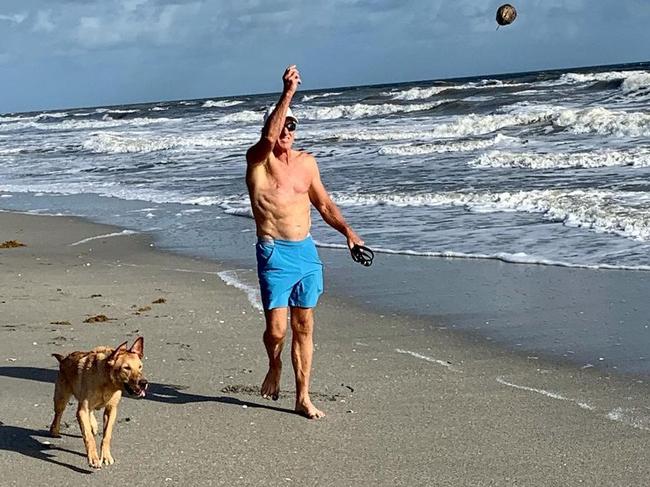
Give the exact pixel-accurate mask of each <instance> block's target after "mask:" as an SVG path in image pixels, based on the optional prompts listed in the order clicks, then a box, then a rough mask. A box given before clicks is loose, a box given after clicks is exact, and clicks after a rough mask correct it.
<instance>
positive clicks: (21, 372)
mask: <svg viewBox="0 0 650 487" xmlns="http://www.w3.org/2000/svg"><path fill="white" fill-rule="evenodd" d="M57 373H58V371H57V370H56V369H43V368H38V367H0V377H11V378H13V379H24V380H32V381H37V382H48V383H51V384H54V382H55V381H56V376H57ZM186 389H187V388H186V387H184V386H179V385H171V384H157V383H152V382H150V383H149V388H148V390H147V396H146V398H145V399H142V400H144V401H155V402H162V403H166V404H190V403H195V402H218V403H222V404H230V405H233V406H239V407H242V406H246V407H250V408H263V409H270V410H273V411H279V412H283V413H290V414H297V413H296V412H295V411H293V410H291V409H286V408H280V407H276V406H272V405H266V404H258V403H254V402H249V401H243V400H241V399H237V398H235V397H230V396H203V395H199V394H191V393H188V392H185V390H186ZM52 390H53V391H54V388H53V389H52ZM124 397H129V396H127V395H125V396H124ZM64 436H75V435H65V434H64ZM37 437H45V438H49V432H48V431H45V430H31V429H27V428H21V427H18V426H10V425H7V424H4V423H2V421H0V450H7V451H14V452H17V453H20V454H22V455H26V456H29V457H32V458H36V459H39V460H43V461H45V462H49V463H53V464H55V465H60V466H62V467H66V468H69V469H71V470H73V471H75V472H78V473H85V474H88V473H92V471H91V470H87V469H83V468H79V467H75V466H73V465H68V464H66V463H62V462H60V461H57V460H56V459H55V456H54V455H53V454H52V452H56V451H57V450H58V451H63V452H68V453H71V454H74V455H80V456H82V457H84V458H85V456H86V455H85V454H83V453H80V452H76V451H72V450H66V449H64V448H60V447H58V446H56V445H53V444H46V443H43V442H41V441H39V440H38V439H37Z"/></svg>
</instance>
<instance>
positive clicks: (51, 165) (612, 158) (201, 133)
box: [0, 63, 650, 374]
mask: <svg viewBox="0 0 650 487" xmlns="http://www.w3.org/2000/svg"><path fill="white" fill-rule="evenodd" d="M277 97H278V94H277V93H275V94H263V95H241V96H233V97H228V98H211V99H202V100H181V101H172V102H170V101H167V102H157V103H147V104H137V105H128V106H111V107H93V108H75V109H61V110H56V111H45V112H37V113H8V114H3V115H0V161H1V164H0V208H2V209H5V210H11V211H25V212H31V213H42V214H65V215H77V216H82V217H86V218H89V219H91V220H94V221H98V222H102V223H111V224H114V225H118V226H121V227H123V228H127V229H130V230H132V231H138V232H149V233H151V234H153V235H154V237H155V238H156V243H157V245H158V246H160V247H162V248H165V249H169V250H173V251H179V252H183V253H188V254H191V255H196V256H200V257H206V258H209V259H213V260H215V261H219V262H222V263H225V265H226V267H228V266H230V269H229V270H228V271H224V272H223V273H222V274H221V278H222V279H224V280H225V281H226V282H228V283H229V284H232V285H236V286H238V287H240V288H242V289H243V290H244V291H246V292H247V293H248V295H249V297H250V299H251V303H252V305H254V306H257V307H258V306H259V300H258V298H257V296H256V294H255V284H256V281H255V273H254V271H253V270H252V269H253V267H254V250H253V244H254V241H255V235H254V224H253V220H252V214H251V210H250V205H249V203H248V196H247V192H246V187H245V183H244V172H245V159H244V154H245V151H246V149H247V148H248V147H249V146H250V145H252V144H253V143H254V142H255V141H256V140H258V137H259V133H260V129H261V124H262V116H263V113H264V111H265V110H266V108H267V107H268V106H269V105H270V104H272V103H274V102H275V101H276V100H277ZM292 109H293V110H294V112H295V114H296V115H297V117H298V118H299V126H298V131H297V132H296V143H295V146H296V147H297V148H300V149H303V150H307V151H309V152H311V153H312V154H314V155H315V156H316V159H317V160H318V162H319V167H320V171H321V177H322V180H323V182H324V183H325V185H326V187H327V188H328V190H329V191H330V193H331V195H332V197H333V199H334V201H335V202H336V203H337V204H338V205H339V207H340V208H341V210H342V211H343V213H344V215H345V217H346V219H347V220H348V221H349V222H350V223H351V224H352V226H353V227H354V228H355V230H356V231H357V232H358V233H359V234H360V235H361V236H362V237H363V238H364V240H365V241H366V243H367V245H369V246H370V247H372V248H373V249H374V250H375V252H376V253H377V256H376V263H380V262H381V261H382V259H383V261H384V263H387V265H390V266H393V267H392V268H391V269H390V270H389V271H388V275H392V276H395V279H390V280H389V281H391V282H386V280H381V282H377V280H376V279H366V278H364V277H363V276H364V275H363V272H366V271H365V270H364V269H363V268H361V267H360V266H358V265H357V264H354V263H352V261H351V260H349V259H348V258H347V250H346V249H345V241H344V239H343V238H342V237H341V236H340V235H339V234H337V233H336V232H335V231H333V230H332V229H330V228H328V227H327V226H326V225H325V224H324V223H323V222H322V220H321V219H320V218H319V216H318V215H317V214H314V215H313V229H312V235H313V236H314V238H315V240H316V241H317V242H318V244H319V246H320V247H321V251H322V252H323V253H325V254H326V255H327V256H330V255H331V256H332V257H331V258H332V259H333V262H334V261H335V263H334V264H333V265H332V267H331V269H332V271H330V272H329V273H328V277H327V279H328V282H330V283H331V285H332V287H331V289H332V290H333V292H334V293H338V294H339V295H341V296H343V297H345V298H348V299H352V300H356V301H358V302H360V303H362V304H365V305H371V306H373V307H377V308H378V309H381V310H385V311H386V312H409V313H414V314H418V315H425V316H432V317H435V318H436V319H437V320H438V321H440V319H441V315H440V310H431V309H430V307H428V306H427V305H426V303H427V300H428V299H429V296H430V292H431V286H433V285H434V281H435V276H430V275H426V272H423V273H422V274H421V275H418V274H417V272H418V270H420V271H421V270H423V269H425V268H426V266H427V263H430V262H431V261H432V259H435V260H440V259H461V260H466V261H468V262H470V261H471V262H478V261H481V262H488V261H493V262H494V261H496V262H499V263H501V264H504V265H505V266H511V267H513V268H514V267H517V266H515V265H514V264H520V265H522V264H523V266H524V267H525V266H526V265H528V266H533V265H534V266H543V267H548V268H558V267H573V268H587V269H603V270H605V269H606V270H621V271H629V272H642V273H643V275H645V271H649V270H650V253H649V252H648V250H649V248H650V247H649V245H650V179H649V177H648V176H650V144H649V143H648V136H650V63H637V64H628V65H618V66H603V67H594V68H580V69H567V70H554V71H543V72H532V73H519V74H507V75H494V76H483V77H473V78H463V79H450V80H442V81H418V82H410V83H399V84H389V85H375V86H355V87H347V88H339V89H327V90H318V91H299V92H298V93H297V94H296V95H295V97H294V101H293V104H292ZM116 238H119V236H116ZM328 258H329V257H328ZM343 262H345V264H343ZM326 263H327V262H326ZM405 263H406V264H405ZM346 266H348V267H349V266H355V267H354V268H353V270H349V269H348V270H346V269H347V267H346ZM356 267H358V269H357V268H356ZM406 268H409V269H411V272H414V273H415V274H412V275H409V276H402V277H400V272H406V271H405V269H406ZM504 268H508V267H504ZM368 272H370V271H369V270H368ZM517 272H518V271H517ZM369 275H370V274H366V275H365V276H366V277H367V276H369ZM425 275H426V276H425ZM350 276H354V279H358V280H361V282H363V286H359V281H355V282H356V284H354V285H351V284H350ZM414 276H415V277H414ZM418 276H419V277H418ZM648 276H650V274H648ZM414 279H415V280H416V281H417V285H414V284H413V280H414ZM368 281H371V282H368ZM408 283H410V285H408ZM391 286H392V287H391ZM405 286H406V287H407V288H408V289H407V291H404V289H405ZM385 289H392V291H390V292H383V290H385ZM459 289H462V287H461V288H459ZM402 291H404V292H402ZM459 292H460V291H459ZM454 302H455V301H454ZM458 303H460V304H461V305H462V300H459V301H458ZM623 309H624V308H623ZM626 319H628V322H629V323H630V326H633V327H638V330H637V328H634V329H633V330H631V331H630V330H626V331H625V333H623V334H624V335H625V336H629V339H628V340H619V339H617V338H616V337H614V338H613V337H612V333H613V332H611V330H610V331H604V332H603V333H604V337H603V339H604V340H605V342H607V343H609V344H610V346H609V347H605V348H603V344H602V343H600V342H598V343H596V342H597V340H596V341H594V340H595V339H594V337H593V332H590V331H589V330H585V329H584V327H585V326H586V325H585V323H584V322H581V323H580V325H579V326H577V325H575V323H574V325H575V326H574V327H573V328H574V329H575V330H577V331H576V332H575V333H573V334H570V333H569V335H567V337H566V340H567V343H569V344H570V345H567V346H566V347H563V346H558V336H557V334H556V333H552V332H548V333H546V334H542V335H543V336H542V337H541V338H540V337H539V336H538V335H539V334H538V333H534V332H533V331H532V330H529V331H528V332H525V331H522V330H521V329H520V327H516V329H514V330H513V329H512V327H508V326H505V325H504V326H503V327H502V328H501V329H500V330H499V331H495V330H494V323H492V324H490V325H489V326H488V325H486V326H483V325H482V324H478V323H473V322H472V323H470V322H468V323H467V324H463V323H462V320H461V323H454V324H453V327H456V326H458V327H459V328H460V329H464V330H471V331H472V333H474V332H476V333H478V334H479V335H481V336H484V337H487V338H489V339H495V340H496V341H497V342H498V343H502V344H504V345H505V346H508V347H522V350H524V351H529V352H531V353H532V352H536V351H540V352H542V353H548V354H550V355H553V356H554V355H557V356H563V357H565V358H569V359H572V360H575V361H576V362H577V363H580V364H584V365H592V364H595V365H596V366H605V367H610V368H613V369H616V370H621V371H623V372H633V373H642V374H650V360H648V358H646V357H645V353H646V350H648V349H649V347H650V333H649V332H648V326H647V325H648V324H649V322H648V317H647V315H644V314H643V313H641V312H639V313H638V314H635V315H634V317H629V316H627V317H626ZM617 325H618V324H617ZM450 326H452V325H450ZM566 326H567V327H568V328H569V329H570V328H571V323H569V322H568V323H567V325H566ZM578 329H579V330H578ZM581 333H583V334H585V336H586V337H588V338H589V339H587V340H585V339H583V338H584V336H582V335H581ZM494 337H496V338H494ZM610 342H613V344H612V343H610ZM567 350H568V351H569V352H571V353H570V354H568V353H567ZM631 356H634V357H635V358H634V361H633V363H631V362H630V357H631ZM599 362H600V363H599Z"/></svg>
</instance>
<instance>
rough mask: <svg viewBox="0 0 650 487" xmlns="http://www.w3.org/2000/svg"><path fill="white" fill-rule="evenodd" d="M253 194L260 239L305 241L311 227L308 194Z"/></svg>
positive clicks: (252, 203) (254, 212)
mask: <svg viewBox="0 0 650 487" xmlns="http://www.w3.org/2000/svg"><path fill="white" fill-rule="evenodd" d="M273 193H274V192H273V191H271V192H270V193H266V192H264V193H256V192H252V193H251V206H252V208H253V216H254V218H255V225H256V227H257V236H258V237H272V238H277V239H281V240H303V239H304V238H306V237H307V235H309V229H310V227H311V215H310V209H311V204H310V202H309V196H308V195H307V194H302V195H293V196H288V195H278V194H273Z"/></svg>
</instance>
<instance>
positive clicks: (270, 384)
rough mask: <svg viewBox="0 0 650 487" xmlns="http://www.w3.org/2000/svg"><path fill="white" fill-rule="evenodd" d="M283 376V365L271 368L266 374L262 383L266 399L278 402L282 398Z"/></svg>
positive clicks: (263, 394) (263, 395)
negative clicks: (281, 384) (281, 385)
mask: <svg viewBox="0 0 650 487" xmlns="http://www.w3.org/2000/svg"><path fill="white" fill-rule="evenodd" d="M281 374H282V365H280V366H278V367H271V368H269V371H268V372H267V373H266V377H265V378H264V382H262V397H263V398H264V399H269V398H271V399H273V400H274V401H277V400H278V397H280V375H281Z"/></svg>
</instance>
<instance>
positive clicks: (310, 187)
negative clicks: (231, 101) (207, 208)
mask: <svg viewBox="0 0 650 487" xmlns="http://www.w3.org/2000/svg"><path fill="white" fill-rule="evenodd" d="M282 80H283V83H284V89H283V90H282V95H281V96H280V100H279V101H278V103H277V105H276V106H275V107H274V108H273V107H272V108H271V109H269V111H268V112H267V114H266V116H265V123H264V128H263V129H262V136H261V137H260V140H259V141H258V142H257V143H256V144H255V145H253V146H252V147H251V148H250V149H249V150H248V152H247V153H246V161H247V163H248V165H247V169H246V184H247V186H248V193H249V196H250V200H251V206H252V208H253V216H254V217H255V224H256V226H257V238H258V241H257V245H256V253H257V274H258V277H259V281H260V291H261V293H262V304H263V306H264V313H265V318H266V330H265V331H264V345H265V347H266V353H267V354H268V357H269V371H268V372H267V374H266V377H265V378H264V382H263V383H262V396H263V397H265V398H269V397H270V398H272V399H274V400H275V399H277V398H278V396H279V393H280V374H281V371H282V361H281V353H282V347H283V345H284V338H285V335H286V332H287V317H288V316H289V315H290V322H291V332H292V333H291V362H292V364H293V369H294V373H295V378H296V407H295V409H296V412H298V413H300V414H302V415H304V416H307V417H308V418H311V419H316V418H322V417H323V416H324V413H323V412H322V411H320V410H318V409H317V408H316V407H315V406H314V405H313V404H312V402H311V399H310V398H309V376H310V373H311V362H312V355H313V347H314V345H313V328H314V314H313V309H314V307H315V306H316V304H317V302H318V297H319V296H320V294H321V293H322V292H323V264H322V262H321V261H320V258H319V257H318V252H317V251H316V246H315V245H314V242H313V240H312V239H311V236H310V234H309V229H310V227H311V205H314V207H315V208H316V209H317V210H318V212H319V213H320V214H321V216H322V217H323V220H325V222H326V223H327V224H329V225H330V226H331V227H333V228H335V229H336V230H338V231H339V232H341V233H342V234H343V235H344V236H345V238H346V239H347V243H348V246H349V247H350V248H352V247H353V246H354V245H355V244H358V245H363V241H362V240H361V238H359V236H358V235H357V234H356V233H355V232H354V231H353V230H352V228H350V226H349V225H348V224H347V223H346V221H345V219H344V218H343V215H342V214H341V212H340V210H339V209H338V207H337V206H336V205H335V204H334V202H333V201H332V199H331V198H330V196H329V194H328V193H327V190H326V189H325V187H324V186H323V183H322V182H321V179H320V174H319V171H318V165H317V164H316V159H314V157H313V156H312V155H310V154H308V153H306V152H302V151H297V150H293V149H292V145H293V141H294V137H295V130H296V127H297V123H298V120H297V119H296V117H295V116H294V115H293V113H292V112H291V109H290V108H289V105H290V103H291V99H292V98H293V95H294V93H295V92H296V89H297V88H298V85H299V84H300V73H299V72H298V69H297V68H296V66H289V67H288V68H287V69H286V70H285V72H284V75H283V77H282ZM289 310H290V313H289Z"/></svg>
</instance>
